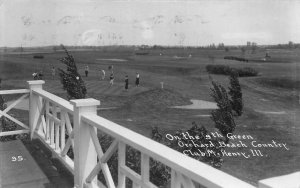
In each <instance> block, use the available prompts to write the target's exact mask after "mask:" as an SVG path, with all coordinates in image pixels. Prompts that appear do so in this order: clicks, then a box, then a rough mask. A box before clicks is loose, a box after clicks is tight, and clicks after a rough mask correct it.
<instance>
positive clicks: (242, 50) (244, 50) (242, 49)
mask: <svg viewBox="0 0 300 188" xmlns="http://www.w3.org/2000/svg"><path fill="white" fill-rule="evenodd" d="M241 52H242V54H243V55H245V53H246V48H244V47H242V48H241Z"/></svg>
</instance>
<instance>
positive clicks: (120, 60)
mask: <svg viewBox="0 0 300 188" xmlns="http://www.w3.org/2000/svg"><path fill="white" fill-rule="evenodd" d="M96 60H98V61H118V62H122V61H127V60H126V59H96Z"/></svg>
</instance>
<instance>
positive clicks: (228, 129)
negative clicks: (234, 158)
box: [211, 81, 236, 143]
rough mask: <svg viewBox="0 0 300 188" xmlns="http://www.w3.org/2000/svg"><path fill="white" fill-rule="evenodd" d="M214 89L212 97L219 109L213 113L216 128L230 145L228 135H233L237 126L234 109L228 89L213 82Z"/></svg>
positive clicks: (212, 89)
mask: <svg viewBox="0 0 300 188" xmlns="http://www.w3.org/2000/svg"><path fill="white" fill-rule="evenodd" d="M212 85H213V88H211V91H212V93H211V96H212V97H213V98H214V100H215V101H216V103H217V106H218V109H215V110H213V111H212V112H211V115H212V120H213V121H214V122H215V127H216V128H217V129H218V130H219V131H220V132H221V133H222V135H223V136H224V137H225V138H226V140H225V142H226V143H228V142H229V139H228V138H227V134H228V133H233V131H234V130H235V127H236V124H235V121H234V118H233V114H232V107H231V103H230V100H229V98H228V94H227V91H226V89H225V88H224V87H223V86H222V85H220V84H219V83H217V82H215V81H212Z"/></svg>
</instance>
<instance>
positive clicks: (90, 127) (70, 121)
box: [0, 80, 263, 188]
mask: <svg viewBox="0 0 300 188" xmlns="http://www.w3.org/2000/svg"><path fill="white" fill-rule="evenodd" d="M28 84H29V90H27V89H25V90H6V91H1V92H0V94H12V93H24V94H25V95H23V96H22V97H21V98H20V99H19V100H22V99H24V98H25V97H27V96H28V95H29V126H26V125H25V124H24V123H21V122H19V121H18V120H16V119H14V118H13V117H11V116H9V115H8V114H7V112H8V110H9V109H11V108H12V107H13V105H11V106H10V107H8V108H6V109H5V110H4V111H0V114H1V115H3V116H5V117H7V118H9V119H11V120H12V121H14V122H15V123H17V124H19V125H20V126H22V127H24V128H25V130H22V131H18V132H17V131H10V132H1V133H0V136H5V135H11V134H19V133H27V132H28V133H30V137H31V138H38V139H40V140H41V141H42V142H43V143H44V144H45V145H46V146H47V147H48V148H49V149H50V150H51V151H52V153H53V155H54V156H55V157H56V158H58V159H59V160H60V161H61V162H62V163H63V164H64V165H65V166H66V167H67V168H68V169H69V170H70V171H71V172H72V173H73V174H74V187H79V188H82V187H109V188H110V187H118V188H124V187H125V186H126V178H128V179H130V180H131V181H132V187H134V188H136V187H146V188H155V187H157V186H156V185H154V184H153V183H152V182H150V170H151V169H150V166H149V163H150V159H153V160H156V161H159V162H161V163H163V164H164V165H166V166H168V167H170V169H171V181H170V186H171V187H174V188H181V187H189V188H190V187H191V188H193V187H195V188H196V187H201V188H202V187H207V188H221V187H223V188H241V187H243V188H254V186H252V185H250V184H248V183H246V182H243V181H242V180H239V179H237V178H235V177H233V176H231V175H229V174H227V173H224V172H222V171H220V170H217V169H215V168H213V167H211V166H209V165H206V164H204V163H202V162H199V161H197V160H195V159H192V158H190V157H188V156H185V155H183V154H181V153H179V152H177V151H175V150H173V149H171V148H169V147H167V146H164V145H162V144H160V143H157V142H155V141H153V140H151V139H149V138H147V137H145V136H142V135H140V134H138V133H135V132H133V131H131V130H129V129H127V128H125V127H123V126H120V125H118V124H116V123H113V122H111V121H109V120H107V119H104V118H102V117H100V116H98V115H97V106H98V105H100V101H98V100H95V99H78V100H71V101H70V102H69V101H66V100H64V99H62V98H60V97H58V96H56V95H54V94H51V93H49V92H47V91H45V90H43V89H42V85H43V84H44V81H42V80H39V81H28ZM19 100H17V101H16V102H15V103H13V104H14V105H15V104H16V103H18V101H19ZM98 132H101V133H105V134H107V135H109V136H111V137H112V138H113V142H112V143H111V145H110V146H109V148H108V149H107V150H106V152H103V148H102V147H101V145H100V142H99V140H98V136H97V133H98ZM127 146H130V147H132V148H134V149H135V150H138V151H139V152H140V154H141V156H140V157H141V167H140V173H137V172H135V171H134V170H132V169H131V168H130V167H128V166H127V165H126V148H127ZM70 148H72V150H73V151H74V157H73V158H74V159H72V157H70V156H69V155H68V154H67V153H68V151H69V150H70ZM114 153H117V155H118V180H117V182H114V181H113V178H112V175H111V172H110V169H109V167H108V164H107V162H108V160H109V159H110V158H111V157H112V155H113V154H114ZM100 171H102V173H103V175H104V178H105V183H103V182H100V181H98V178H97V176H98V174H99V172H100ZM104 184H105V185H104ZM261 187H263V186H261Z"/></svg>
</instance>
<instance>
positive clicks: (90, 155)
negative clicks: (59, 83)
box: [70, 99, 100, 188]
mask: <svg viewBox="0 0 300 188" xmlns="http://www.w3.org/2000/svg"><path fill="white" fill-rule="evenodd" d="M70 102H71V104H73V105H74V115H73V118H74V121H73V122H74V129H73V130H74V187H78V188H82V187H83V185H84V183H85V180H86V178H87V176H88V175H89V174H90V172H91V171H92V170H93V168H94V167H95V166H96V164H97V153H96V150H95V147H94V145H93V141H92V139H91V135H90V131H89V126H88V125H84V124H83V123H82V122H81V116H82V115H84V114H97V106H98V105H100V101H98V100H95V99H77V100H71V101H70ZM95 132H96V134H97V130H96V128H95ZM92 183H94V184H96V185H97V176H96V177H95V178H94V180H93V181H92Z"/></svg>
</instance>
